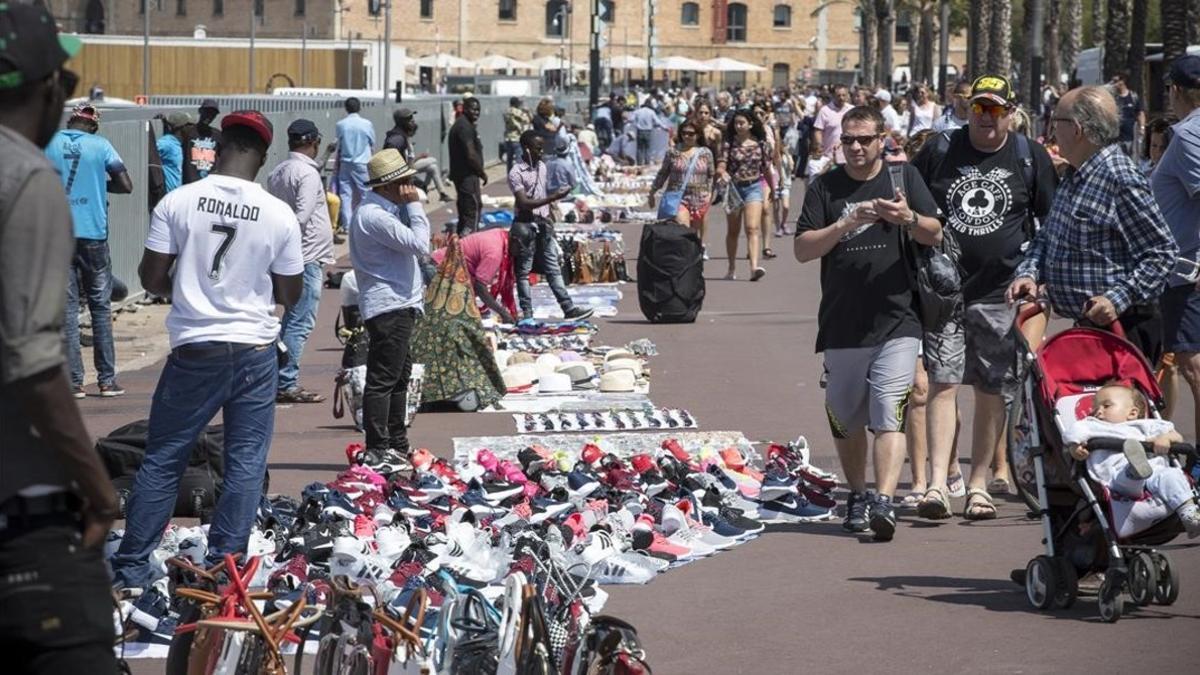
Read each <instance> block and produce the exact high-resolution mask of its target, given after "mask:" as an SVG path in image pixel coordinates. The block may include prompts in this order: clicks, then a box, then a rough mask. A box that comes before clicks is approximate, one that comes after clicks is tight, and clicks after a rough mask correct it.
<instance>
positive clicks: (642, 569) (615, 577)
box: [588, 553, 658, 584]
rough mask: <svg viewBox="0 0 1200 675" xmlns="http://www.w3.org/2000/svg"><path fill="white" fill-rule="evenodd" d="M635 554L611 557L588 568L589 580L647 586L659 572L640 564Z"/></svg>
mask: <svg viewBox="0 0 1200 675" xmlns="http://www.w3.org/2000/svg"><path fill="white" fill-rule="evenodd" d="M641 557H642V556H640V555H637V554H636V553H635V554H618V555H610V556H608V557H607V558H604V559H603V560H601V561H599V562H597V563H596V564H595V565H592V566H591V567H589V568H588V578H590V579H593V580H595V581H596V582H597V583H601V584H645V583H649V582H650V581H652V580H653V579H654V577H656V576H658V571H657V570H654V569H651V568H649V567H646V566H644V565H641V564H639V563H638V562H637V561H635V560H632V558H641Z"/></svg>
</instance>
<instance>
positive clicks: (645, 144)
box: [637, 129, 654, 165]
mask: <svg viewBox="0 0 1200 675" xmlns="http://www.w3.org/2000/svg"><path fill="white" fill-rule="evenodd" d="M653 142H654V130H653V129H651V130H649V131H645V130H643V129H638V131H637V163H638V164H641V165H645V164H649V163H650V145H651V144H652V143H653Z"/></svg>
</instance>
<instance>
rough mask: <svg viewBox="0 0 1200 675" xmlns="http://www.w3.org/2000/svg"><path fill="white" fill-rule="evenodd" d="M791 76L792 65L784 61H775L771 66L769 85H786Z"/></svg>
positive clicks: (776, 86)
mask: <svg viewBox="0 0 1200 675" xmlns="http://www.w3.org/2000/svg"><path fill="white" fill-rule="evenodd" d="M791 78H792V67H791V66H789V65H788V64H786V63H776V64H775V65H773V66H771V86H772V87H775V88H779V87H786V86H788V82H789V81H790V80H791Z"/></svg>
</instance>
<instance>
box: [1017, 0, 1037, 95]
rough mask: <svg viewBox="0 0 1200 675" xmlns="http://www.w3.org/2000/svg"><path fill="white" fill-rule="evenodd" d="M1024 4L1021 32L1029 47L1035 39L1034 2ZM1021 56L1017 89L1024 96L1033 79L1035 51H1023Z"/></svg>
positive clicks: (1028, 0)
mask: <svg viewBox="0 0 1200 675" xmlns="http://www.w3.org/2000/svg"><path fill="white" fill-rule="evenodd" d="M1022 4H1023V5H1024V6H1023V7H1022V12H1021V31H1022V34H1023V35H1024V38H1025V44H1026V45H1028V44H1029V43H1030V40H1032V39H1033V1H1032V0H1025V2H1024V3H1022ZM1020 55H1021V66H1020V70H1019V71H1018V76H1017V79H1018V80H1019V81H1018V83H1017V88H1016V89H1017V91H1019V92H1022V93H1023V94H1028V92H1029V91H1030V82H1031V81H1032V79H1033V50H1032V49H1022V50H1021V51H1020ZM1021 98H1022V99H1024V98H1025V97H1024V96H1022V97H1021Z"/></svg>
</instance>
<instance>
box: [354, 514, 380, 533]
mask: <svg viewBox="0 0 1200 675" xmlns="http://www.w3.org/2000/svg"><path fill="white" fill-rule="evenodd" d="M376 527H377V525H376V524H375V518H374V517H372V516H368V515H366V514H363V513H360V514H358V515H357V516H354V536H356V537H358V538H359V539H372V538H374V537H375V528H376Z"/></svg>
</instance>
